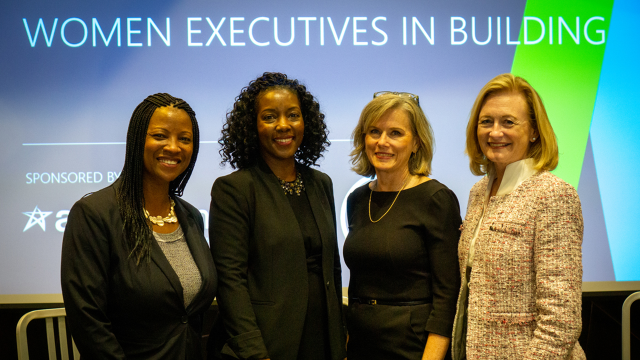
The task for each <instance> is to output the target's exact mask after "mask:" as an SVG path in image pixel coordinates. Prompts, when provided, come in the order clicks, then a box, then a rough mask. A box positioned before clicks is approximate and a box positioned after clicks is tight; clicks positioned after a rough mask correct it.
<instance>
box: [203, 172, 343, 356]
mask: <svg viewBox="0 0 640 360" xmlns="http://www.w3.org/2000/svg"><path fill="white" fill-rule="evenodd" d="M298 169H299V171H300V173H301V174H302V177H303V181H304V184H305V188H306V192H307V196H308V197H309V202H310V204H311V208H312V211H313V215H314V217H315V220H316V223H317V225H318V229H319V231H320V235H321V238H322V274H323V278H324V283H325V284H326V287H325V289H326V291H325V294H326V299H327V314H328V326H329V339H330V340H329V342H330V347H331V354H332V358H333V359H340V360H342V359H344V356H345V349H344V346H345V335H344V327H343V323H342V305H341V304H342V281H341V270H340V257H339V254H338V246H337V239H336V224H335V222H336V220H335V219H336V217H335V205H334V201H333V185H332V183H331V179H330V178H329V177H328V176H327V175H326V174H323V173H321V172H319V171H316V170H312V169H310V168H307V167H303V166H299V167H298ZM209 221H210V223H209V239H210V243H211V252H212V255H213V258H214V261H215V262H216V266H217V267H218V275H219V278H220V284H219V289H218V305H219V307H220V314H221V318H222V320H221V321H217V322H216V323H215V324H214V328H213V330H212V332H211V334H212V335H211V336H213V338H210V339H212V340H210V341H213V342H214V344H213V345H212V346H211V347H212V349H210V358H212V357H223V358H224V357H226V356H230V357H231V358H239V359H263V358H271V359H272V360H294V359H296V357H297V355H298V347H299V344H300V338H301V335H302V329H303V326H304V321H305V315H306V311H307V297H308V279H307V263H306V253H305V247H304V240H303V238H302V233H301V232H300V227H299V225H298V221H297V219H296V216H295V214H294V213H293V210H292V209H291V205H290V204H289V200H288V199H287V198H286V195H285V194H284V192H283V190H282V187H281V186H280V184H279V182H278V179H277V178H276V176H275V175H274V174H273V173H272V172H271V170H270V169H269V167H268V166H267V164H266V163H264V161H260V162H259V163H258V164H257V165H255V166H253V167H250V168H248V169H243V170H239V171H236V172H234V173H232V174H230V175H227V176H224V177H220V178H218V179H217V180H216V181H215V183H214V184H213V188H212V190H211V211H210V217H209ZM216 335H217V336H216ZM319 341H322V340H321V339H319Z"/></svg>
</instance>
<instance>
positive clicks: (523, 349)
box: [453, 74, 585, 360]
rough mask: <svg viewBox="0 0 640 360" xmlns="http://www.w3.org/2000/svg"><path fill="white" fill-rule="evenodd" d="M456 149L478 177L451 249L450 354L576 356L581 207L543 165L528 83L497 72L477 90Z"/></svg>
mask: <svg viewBox="0 0 640 360" xmlns="http://www.w3.org/2000/svg"><path fill="white" fill-rule="evenodd" d="M466 152H467V154H468V155H469V159H470V167H471V172H472V173H473V174H475V175H483V174H486V175H487V176H485V177H483V178H482V180H480V181H479V182H478V183H476V184H475V185H474V187H473V188H472V189H471V193H470V194H469V205H468V208H467V214H466V217H465V220H464V224H463V228H462V235H461V239H460V246H459V250H458V255H459V258H460V274H461V275H462V277H463V284H462V288H461V291H460V297H459V304H458V313H457V316H456V325H455V332H454V336H453V355H454V359H465V358H467V359H513V360H521V359H584V358H585V355H584V352H583V350H582V348H581V347H580V345H579V344H578V341H577V340H578V336H579V335H580V330H581V302H582V299H581V285H582V249H581V248H582V233H583V223H582V209H581V207H580V199H579V198H578V194H577V192H576V190H575V189H574V188H573V187H572V186H571V185H569V184H567V183H566V182H564V181H562V180H561V179H559V178H558V177H556V176H554V175H552V174H551V173H550V172H549V171H550V170H553V169H554V168H555V167H556V165H557V164H558V147H557V143H556V137H555V134H554V133H553V129H552V128H551V124H550V123H549V119H548V117H547V113H546V111H545V109H544V106H543V104H542V100H541V99H540V97H539V96H538V94H537V93H536V91H535V90H534V89H533V88H532V87H531V85H529V83H527V82H526V81H525V80H524V79H522V78H520V77H516V76H513V75H511V74H503V75H499V76H497V77H495V78H494V79H492V80H491V81H489V83H487V84H486V85H485V86H484V87H483V88H482V90H481V91H480V94H479V95H478V97H477V98H476V101H475V103H474V105H473V109H472V110H471V116H470V118H469V124H468V125H467V149H466Z"/></svg>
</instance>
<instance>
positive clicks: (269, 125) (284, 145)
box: [256, 89, 304, 165]
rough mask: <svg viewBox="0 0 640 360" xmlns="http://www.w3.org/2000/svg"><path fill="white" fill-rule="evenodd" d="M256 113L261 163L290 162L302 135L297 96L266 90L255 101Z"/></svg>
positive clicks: (284, 91) (302, 128) (302, 124)
mask: <svg viewBox="0 0 640 360" xmlns="http://www.w3.org/2000/svg"><path fill="white" fill-rule="evenodd" d="M256 112H257V117H258V119H257V122H258V138H259V140H260V154H261V155H262V157H263V158H264V160H265V161H266V162H267V164H269V165H274V164H276V163H281V162H290V161H291V162H293V161H294V155H295V154H296V151H297V150H298V148H299V147H300V144H301V143H302V137H303V135H304V120H303V119H302V110H301V109H300V101H298V96H297V95H296V94H295V93H293V92H292V91H290V90H287V89H273V90H267V91H266V92H265V93H263V94H262V95H261V96H260V98H259V99H258V101H257V106H256Z"/></svg>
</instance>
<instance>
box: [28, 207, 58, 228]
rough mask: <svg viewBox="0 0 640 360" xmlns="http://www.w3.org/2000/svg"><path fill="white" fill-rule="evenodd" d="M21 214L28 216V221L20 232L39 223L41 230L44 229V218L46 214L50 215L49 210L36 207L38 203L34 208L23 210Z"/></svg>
mask: <svg viewBox="0 0 640 360" xmlns="http://www.w3.org/2000/svg"><path fill="white" fill-rule="evenodd" d="M23 214H25V215H27V216H28V217H29V221H28V222H27V226H25V227H24V230H22V232H25V231H27V230H29V229H31V227H33V225H36V224H38V225H40V227H41V228H42V231H46V228H45V227H46V224H45V222H44V219H45V218H46V217H47V216H49V215H51V211H41V210H40V209H38V205H36V208H35V209H33V211H27V212H23Z"/></svg>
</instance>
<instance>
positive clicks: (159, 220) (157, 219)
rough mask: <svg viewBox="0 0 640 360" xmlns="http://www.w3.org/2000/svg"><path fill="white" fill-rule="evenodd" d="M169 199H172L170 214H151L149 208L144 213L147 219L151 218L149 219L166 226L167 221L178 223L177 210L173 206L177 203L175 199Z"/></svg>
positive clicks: (168, 222)
mask: <svg viewBox="0 0 640 360" xmlns="http://www.w3.org/2000/svg"><path fill="white" fill-rule="evenodd" d="M169 200H171V209H170V210H169V215H167V216H166V217H164V218H163V217H162V216H160V215H158V216H151V215H149V212H148V211H147V209H144V215H145V216H146V217H147V219H149V221H151V222H152V223H154V224H155V225H158V226H164V224H165V223H167V224H173V223H177V222H178V218H177V217H176V212H175V211H174V210H173V207H174V206H175V205H176V203H175V202H174V201H173V199H169Z"/></svg>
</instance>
